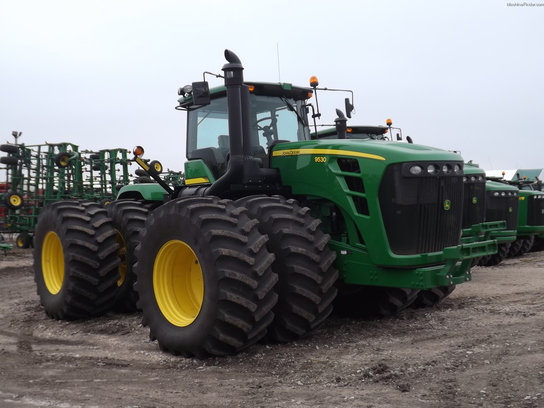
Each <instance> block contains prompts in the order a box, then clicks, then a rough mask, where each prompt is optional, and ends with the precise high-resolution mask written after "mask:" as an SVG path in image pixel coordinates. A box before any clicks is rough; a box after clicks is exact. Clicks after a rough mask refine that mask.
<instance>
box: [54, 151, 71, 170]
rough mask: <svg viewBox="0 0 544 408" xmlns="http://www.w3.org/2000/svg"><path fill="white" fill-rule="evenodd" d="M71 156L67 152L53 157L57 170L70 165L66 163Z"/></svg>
mask: <svg viewBox="0 0 544 408" xmlns="http://www.w3.org/2000/svg"><path fill="white" fill-rule="evenodd" d="M71 157H72V155H71V154H70V153H68V152H60V153H58V154H57V155H56V156H55V160H54V161H55V164H56V165H57V167H59V168H61V169H62V168H64V167H68V166H69V165H70V162H69V161H68V160H69V159H70V158H71Z"/></svg>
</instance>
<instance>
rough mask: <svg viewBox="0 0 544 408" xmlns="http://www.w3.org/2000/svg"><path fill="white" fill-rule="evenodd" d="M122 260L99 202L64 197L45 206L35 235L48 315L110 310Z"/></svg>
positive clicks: (38, 281)
mask: <svg viewBox="0 0 544 408" xmlns="http://www.w3.org/2000/svg"><path fill="white" fill-rule="evenodd" d="M118 263H119V258H118V257H117V243H116V242H115V231H114V230H113V228H112V224H111V220H110V219H109V218H108V215H107V213H106V210H104V209H103V208H102V207H100V205H98V204H97V203H94V202H90V201H76V200H63V201H57V202H54V203H51V204H49V205H48V206H46V207H45V208H44V209H43V211H42V212H41V214H40V217H39V220H38V224H37V226H36V231H35V234H34V280H35V281H36V285H37V288H38V295H39V296H40V300H41V303H42V305H43V307H44V309H45V312H46V313H47V315H48V316H50V317H52V318H54V319H59V320H60V319H62V320H71V319H77V318H86V317H91V316H95V315H99V314H102V313H105V312H107V311H108V310H110V309H111V307H112V305H113V302H114V300H115V294H116V292H117V290H118V287H117V281H118V280H119V273H118V271H117V265H118Z"/></svg>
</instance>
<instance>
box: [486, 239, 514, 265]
mask: <svg viewBox="0 0 544 408" xmlns="http://www.w3.org/2000/svg"><path fill="white" fill-rule="evenodd" d="M511 245H512V244H511V243H510V242H509V243H507V244H499V245H498V250H497V253H496V254H493V255H487V256H484V257H482V259H480V263H479V265H480V266H496V265H498V264H500V263H501V262H502V261H504V260H505V259H506V257H507V255H508V252H509V251H510V246H511Z"/></svg>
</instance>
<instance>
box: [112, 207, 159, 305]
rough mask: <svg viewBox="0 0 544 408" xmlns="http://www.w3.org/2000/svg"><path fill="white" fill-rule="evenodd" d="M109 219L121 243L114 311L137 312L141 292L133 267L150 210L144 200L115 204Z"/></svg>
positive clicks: (118, 241)
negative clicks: (138, 290)
mask: <svg viewBox="0 0 544 408" xmlns="http://www.w3.org/2000/svg"><path fill="white" fill-rule="evenodd" d="M106 209H107V211H108V216H109V217H110V218H111V219H112V222H113V228H114V229H115V232H116V240H117V243H118V244H119V249H118V252H117V253H118V255H119V260H120V264H119V266H118V270H119V275H120V278H119V280H118V281H117V285H118V286H119V291H118V292H117V295H116V296H115V304H114V306H113V308H114V310H116V311H119V312H135V311H137V310H138V307H137V306H136V303H137V302H138V292H136V291H135V290H134V283H135V282H136V275H135V274H134V271H133V267H134V264H135V263H136V256H135V253H134V251H135V249H136V247H137V246H138V244H139V243H140V240H139V238H138V236H139V234H140V231H141V230H142V229H143V228H144V227H145V221H146V220H147V217H148V213H149V211H148V209H147V207H146V206H145V205H144V204H143V203H142V202H141V201H135V200H119V201H112V202H110V203H109V204H108V205H107V206H106Z"/></svg>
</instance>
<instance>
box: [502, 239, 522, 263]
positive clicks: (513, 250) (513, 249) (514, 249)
mask: <svg viewBox="0 0 544 408" xmlns="http://www.w3.org/2000/svg"><path fill="white" fill-rule="evenodd" d="M522 245H523V238H516V240H515V241H514V242H512V244H511V245H510V249H509V250H508V254H507V255H506V257H507V258H514V257H515V256H517V254H518V252H519V250H520V249H521V246H522Z"/></svg>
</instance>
